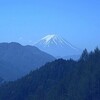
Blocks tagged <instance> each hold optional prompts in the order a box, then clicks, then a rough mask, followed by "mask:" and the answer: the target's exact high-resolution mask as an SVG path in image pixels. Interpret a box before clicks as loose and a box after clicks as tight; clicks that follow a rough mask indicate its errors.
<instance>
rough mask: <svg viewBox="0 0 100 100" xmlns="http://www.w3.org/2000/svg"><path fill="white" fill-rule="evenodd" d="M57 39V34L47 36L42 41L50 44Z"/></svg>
mask: <svg viewBox="0 0 100 100" xmlns="http://www.w3.org/2000/svg"><path fill="white" fill-rule="evenodd" d="M55 37H56V35H55V34H53V35H47V36H45V37H43V38H42V39H41V40H45V41H46V42H49V41H50V40H52V39H54V38H55Z"/></svg>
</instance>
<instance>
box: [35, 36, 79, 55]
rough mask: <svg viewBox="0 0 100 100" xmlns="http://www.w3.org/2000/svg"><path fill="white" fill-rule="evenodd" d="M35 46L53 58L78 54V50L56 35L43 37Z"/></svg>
mask: <svg viewBox="0 0 100 100" xmlns="http://www.w3.org/2000/svg"><path fill="white" fill-rule="evenodd" d="M35 46H36V47H38V48H39V49H41V50H42V51H45V52H47V53H50V54H51V55H53V56H65V55H69V54H74V53H75V52H78V49H77V48H76V47H75V46H73V45H72V44H71V43H70V42H68V41H67V40H66V39H64V38H62V37H61V36H58V35H56V34H51V35H47V36H45V37H43V38H42V39H40V41H38V42H37V43H35Z"/></svg>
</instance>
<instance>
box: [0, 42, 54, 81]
mask: <svg viewBox="0 0 100 100" xmlns="http://www.w3.org/2000/svg"><path fill="white" fill-rule="evenodd" d="M54 59H55V58H54V57H53V56H51V55H49V54H47V53H45V52H43V51H41V50H39V49H38V48H37V47H34V46H29V45H27V46H22V45H21V44H19V43H15V42H11V43H0V77H1V78H3V79H4V80H5V81H9V80H15V79H18V78H21V77H22V76H23V75H26V74H28V73H29V72H30V71H32V70H34V69H37V68H39V67H40V66H42V65H44V64H45V63H46V62H50V61H53V60H54Z"/></svg>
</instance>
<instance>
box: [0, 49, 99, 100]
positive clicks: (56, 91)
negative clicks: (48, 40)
mask: <svg viewBox="0 0 100 100" xmlns="http://www.w3.org/2000/svg"><path fill="white" fill-rule="evenodd" d="M0 100H100V50H99V49H98V48H97V49H95V51H94V52H91V53H88V52H87V50H84V52H83V53H82V55H81V57H80V59H79V60H78V61H74V60H71V59H70V60H67V61H66V60H63V59H59V60H56V61H53V62H51V63H47V64H45V65H44V66H42V67H41V68H40V69H37V70H35V71H33V72H31V73H30V74H28V75H27V76H25V77H23V78H21V79H19V80H17V81H15V82H9V83H5V84H2V85H1V86H0Z"/></svg>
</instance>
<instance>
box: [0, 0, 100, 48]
mask: <svg viewBox="0 0 100 100" xmlns="http://www.w3.org/2000/svg"><path fill="white" fill-rule="evenodd" d="M47 34H59V35H61V36H62V37H64V38H66V39H67V40H68V41H69V42H71V43H72V44H73V45H75V46H77V47H79V48H81V49H83V48H85V47H86V48H88V49H93V48H94V47H96V46H97V45H98V46H100V0H0V42H11V41H16V42H19V43H21V44H33V43H34V42H36V41H37V40H39V39H40V38H41V37H44V36H45V35H47Z"/></svg>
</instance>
